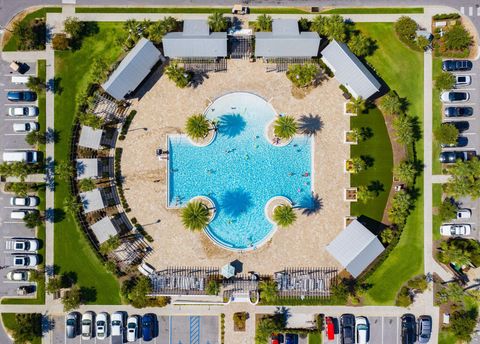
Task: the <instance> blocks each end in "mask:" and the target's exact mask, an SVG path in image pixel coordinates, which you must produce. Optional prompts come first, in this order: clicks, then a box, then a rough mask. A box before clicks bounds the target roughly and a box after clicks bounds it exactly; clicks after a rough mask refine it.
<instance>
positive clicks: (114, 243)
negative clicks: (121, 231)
mask: <svg viewBox="0 0 480 344" xmlns="http://www.w3.org/2000/svg"><path fill="white" fill-rule="evenodd" d="M121 243H122V242H121V240H120V238H119V237H118V235H115V236H112V235H110V236H109V237H108V240H107V241H105V242H103V243H102V244H101V245H100V253H102V254H103V255H107V254H109V253H110V252H112V251H114V250H116V249H117V248H118V247H119V246H120V244H121Z"/></svg>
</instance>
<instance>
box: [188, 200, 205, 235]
mask: <svg viewBox="0 0 480 344" xmlns="http://www.w3.org/2000/svg"><path fill="white" fill-rule="evenodd" d="M181 217H182V223H183V225H184V226H185V227H186V228H188V229H190V230H192V231H201V230H202V229H204V228H205V227H206V226H207V225H208V222H209V221H210V211H209V209H208V207H207V206H206V205H205V204H204V203H202V202H200V201H191V202H188V204H187V205H186V207H185V208H183V209H182V212H181Z"/></svg>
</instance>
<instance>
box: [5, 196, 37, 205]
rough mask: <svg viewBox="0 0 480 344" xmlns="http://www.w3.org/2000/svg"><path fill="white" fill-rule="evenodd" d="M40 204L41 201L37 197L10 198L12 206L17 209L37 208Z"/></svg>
mask: <svg viewBox="0 0 480 344" xmlns="http://www.w3.org/2000/svg"><path fill="white" fill-rule="evenodd" d="M39 203H40V200H39V199H38V197H35V196H28V197H11V198H10V205H13V206H17V207H36V206H37V205H38V204H39Z"/></svg>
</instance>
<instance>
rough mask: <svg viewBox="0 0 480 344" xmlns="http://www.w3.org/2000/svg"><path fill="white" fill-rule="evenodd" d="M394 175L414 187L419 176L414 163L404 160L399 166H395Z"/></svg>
mask: <svg viewBox="0 0 480 344" xmlns="http://www.w3.org/2000/svg"><path fill="white" fill-rule="evenodd" d="M393 174H394V175H395V177H397V178H398V179H399V180H401V181H402V182H404V183H406V184H408V185H413V183H414V182H415V177H416V175H417V168H416V166H415V163H414V162H413V161H410V160H403V161H402V162H400V164H399V165H397V166H395V168H394V169H393Z"/></svg>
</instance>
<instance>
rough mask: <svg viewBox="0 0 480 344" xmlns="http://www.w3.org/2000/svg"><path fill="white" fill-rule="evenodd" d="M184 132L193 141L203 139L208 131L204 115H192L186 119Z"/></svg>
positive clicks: (207, 123)
mask: <svg viewBox="0 0 480 344" xmlns="http://www.w3.org/2000/svg"><path fill="white" fill-rule="evenodd" d="M185 131H186V133H187V135H188V136H190V137H191V138H192V139H194V140H198V139H203V138H205V137H207V135H208V133H209V131H210V122H209V120H208V119H207V117H206V116H205V115H204V114H196V115H192V116H190V117H188V119H187V123H186V125H185Z"/></svg>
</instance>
